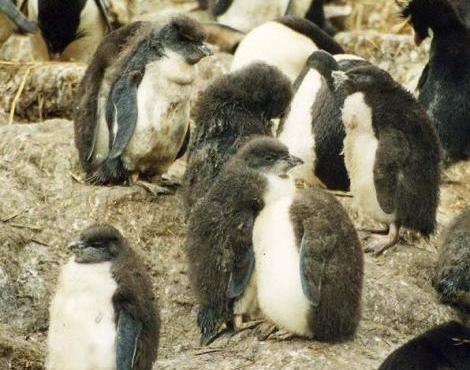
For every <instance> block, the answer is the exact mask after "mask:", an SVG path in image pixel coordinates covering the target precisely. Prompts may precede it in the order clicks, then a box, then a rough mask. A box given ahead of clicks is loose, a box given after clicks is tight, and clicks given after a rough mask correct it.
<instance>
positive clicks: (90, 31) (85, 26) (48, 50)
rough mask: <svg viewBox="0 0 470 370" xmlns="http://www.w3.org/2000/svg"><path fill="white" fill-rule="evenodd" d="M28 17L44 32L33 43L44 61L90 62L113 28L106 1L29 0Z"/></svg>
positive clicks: (38, 57) (33, 39) (39, 57)
mask: <svg viewBox="0 0 470 370" xmlns="http://www.w3.org/2000/svg"><path fill="white" fill-rule="evenodd" d="M28 18H29V19H30V20H32V21H33V22H36V23H37V24H38V26H39V29H40V31H41V32H40V33H38V34H36V35H33V36H32V39H31V45H32V46H33V52H34V54H35V57H36V58H37V59H42V60H49V59H51V60H62V61H76V62H81V63H88V62H89V60H90V58H91V57H92V55H93V53H94V52H95V50H96V47H97V46H98V44H99V43H100V41H101V40H102V39H103V37H104V36H105V35H106V33H107V32H109V31H110V25H109V20H108V18H107V15H106V12H105V5H104V3H103V0H72V1H62V0H29V1H28Z"/></svg>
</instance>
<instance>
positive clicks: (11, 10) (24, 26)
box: [0, 0, 38, 33]
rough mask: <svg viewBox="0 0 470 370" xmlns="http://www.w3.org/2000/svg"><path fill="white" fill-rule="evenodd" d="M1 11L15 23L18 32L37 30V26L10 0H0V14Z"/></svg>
mask: <svg viewBox="0 0 470 370" xmlns="http://www.w3.org/2000/svg"><path fill="white" fill-rule="evenodd" d="M2 13H3V14H5V15H6V16H7V17H8V19H10V21H12V22H13V23H14V24H15V26H16V27H17V28H18V30H19V31H20V32H22V33H35V32H37V31H38V28H37V26H36V25H35V24H34V23H33V22H30V21H29V20H28V19H26V18H25V16H24V15H23V14H22V13H21V12H20V11H19V10H18V9H17V8H16V6H15V5H14V4H13V3H12V1H11V0H0V15H1V14H2Z"/></svg>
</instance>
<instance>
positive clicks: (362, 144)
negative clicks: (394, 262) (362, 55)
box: [321, 53, 440, 254]
mask: <svg viewBox="0 0 470 370" xmlns="http://www.w3.org/2000/svg"><path fill="white" fill-rule="evenodd" d="M323 56H324V57H325V58H326V57H328V55H327V54H325V53H323ZM329 57H330V62H329V63H328V65H329V66H331V67H332V68H334V70H333V71H332V70H331V68H326V65H327V63H323V65H324V66H325V68H324V70H323V71H322V72H321V73H323V74H324V76H325V79H326V81H327V82H328V86H329V88H330V90H331V91H333V92H334V94H335V95H336V97H337V99H340V101H341V102H342V103H341V106H342V121H343V124H344V127H345V131H346V137H345V139H344V158H345V164H346V169H347V171H348V175H349V178H350V180H351V192H352V194H353V196H354V200H355V202H356V204H357V205H358V207H359V209H360V210H361V211H362V212H363V213H364V214H366V215H368V216H369V217H371V218H372V219H374V220H375V221H378V222H381V223H384V224H387V225H388V226H389V230H388V235H385V236H376V237H375V238H372V240H371V241H370V242H369V244H368V245H367V247H366V251H369V252H374V253H376V254H380V253H382V252H383V251H384V250H385V249H387V248H389V247H390V246H392V245H394V244H395V243H396V241H397V239H398V232H399V229H400V227H402V226H403V227H406V228H409V229H411V230H414V231H418V232H420V233H421V234H422V235H424V236H429V235H430V234H431V233H432V232H433V231H434V229H435V225H436V210H437V205H438V200H439V177H440V173H439V161H440V146H439V141H438V138H437V135H436V133H435V131H434V129H433V127H432V124H431V123H430V121H429V119H428V117H427V115H426V112H425V111H424V109H422V107H421V105H419V104H418V103H417V102H416V101H415V99H414V98H413V97H412V96H411V94H409V93H408V92H407V91H406V90H404V89H403V88H402V87H401V86H400V85H399V84H398V83H396V82H395V81H394V80H393V79H392V78H391V77H390V75H389V74H388V73H387V72H385V71H383V70H381V69H380V68H378V67H375V66H372V65H365V66H359V67H356V68H352V69H350V70H348V71H347V72H342V71H340V68H339V66H338V65H337V63H336V61H335V60H334V58H333V57H332V56H329Z"/></svg>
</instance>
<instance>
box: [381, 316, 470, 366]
mask: <svg viewBox="0 0 470 370" xmlns="http://www.w3.org/2000/svg"><path fill="white" fill-rule="evenodd" d="M398 369H400V370H442V369H449V370H450V369H459V370H460V369H462V370H464V369H470V329H469V328H467V327H465V326H463V325H462V324H460V323H457V322H455V321H451V322H448V323H446V324H442V325H439V326H437V327H435V328H433V329H431V330H429V331H427V332H425V333H424V334H422V335H420V336H419V337H417V338H415V339H412V340H411V341H409V342H408V343H406V344H404V345H403V346H401V347H400V348H398V349H397V350H396V351H394V352H392V354H390V355H389V356H388V357H387V359H386V360H385V361H384V362H383V363H382V365H381V366H380V368H379V370H398Z"/></svg>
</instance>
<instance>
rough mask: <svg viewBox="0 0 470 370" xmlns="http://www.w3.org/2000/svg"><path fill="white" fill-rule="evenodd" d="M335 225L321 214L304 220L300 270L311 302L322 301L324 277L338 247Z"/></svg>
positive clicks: (315, 305)
mask: <svg viewBox="0 0 470 370" xmlns="http://www.w3.org/2000/svg"><path fill="white" fill-rule="evenodd" d="M334 228H335V226H334V225H331V224H330V223H329V222H328V220H326V219H324V218H323V217H322V216H321V215H320V214H315V215H312V216H311V217H309V218H307V219H305V220H303V222H302V229H303V230H304V232H303V235H302V239H301V241H300V249H299V265H300V266H299V270H300V281H301V284H302V290H303V292H304V294H305V297H307V299H308V300H309V302H310V304H311V305H312V306H314V307H318V306H319V305H320V303H321V293H322V285H323V279H324V277H325V273H326V268H327V265H328V261H329V260H330V258H331V256H332V255H333V253H334V250H335V247H336V243H337V242H336V233H335V229H334Z"/></svg>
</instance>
